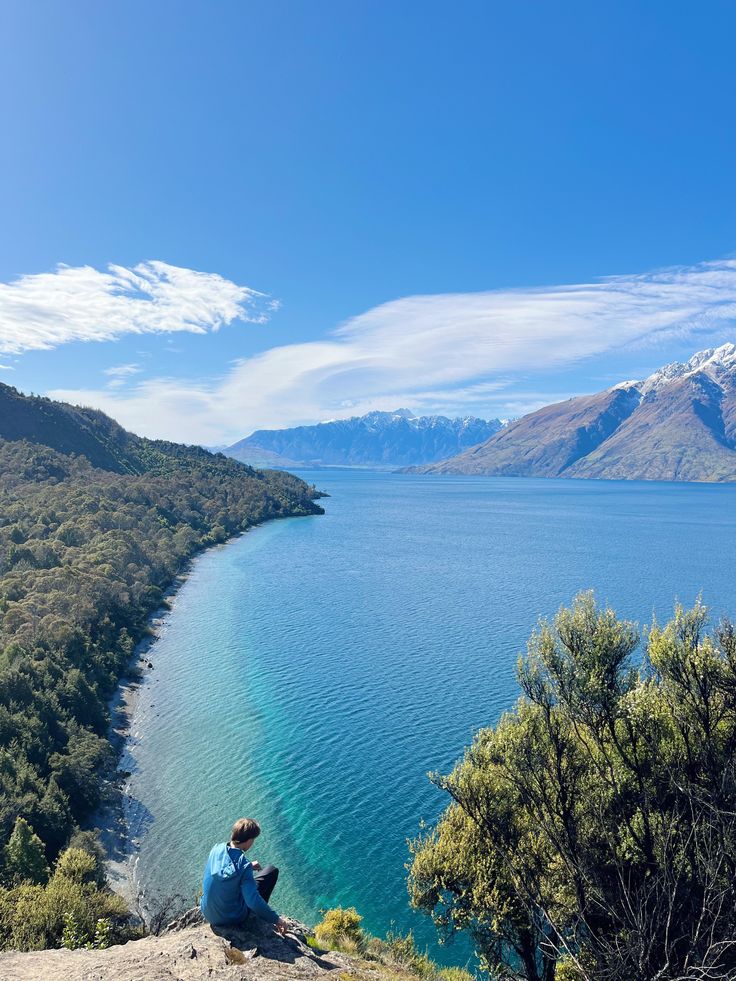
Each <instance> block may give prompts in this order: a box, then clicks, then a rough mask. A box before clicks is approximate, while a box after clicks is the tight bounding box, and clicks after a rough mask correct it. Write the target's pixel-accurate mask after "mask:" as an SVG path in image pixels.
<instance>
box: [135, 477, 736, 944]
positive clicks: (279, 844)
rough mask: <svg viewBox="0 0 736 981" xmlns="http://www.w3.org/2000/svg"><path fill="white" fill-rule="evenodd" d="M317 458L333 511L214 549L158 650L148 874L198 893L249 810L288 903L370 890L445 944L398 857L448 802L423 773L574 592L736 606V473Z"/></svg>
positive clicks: (377, 928)
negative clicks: (212, 853) (388, 469)
mask: <svg viewBox="0 0 736 981" xmlns="http://www.w3.org/2000/svg"><path fill="white" fill-rule="evenodd" d="M305 476H307V477H308V479H310V480H314V481H315V482H316V483H317V485H318V486H319V487H321V488H323V489H324V490H326V491H328V492H329V493H330V495H331V497H330V498H329V499H327V500H325V501H324V502H322V503H324V504H325V507H326V510H327V513H326V515H325V516H323V517H312V518H297V519H288V520H285V521H279V522H273V523H271V524H268V525H265V526H263V527H262V528H258V529H256V530H254V531H252V532H250V533H249V534H247V535H245V536H243V537H242V538H240V539H238V540H236V541H234V542H231V543H230V544H228V545H226V546H223V547H221V548H218V549H214V550H212V551H210V552H208V553H206V554H204V555H203V556H201V557H200V558H199V559H198V560H197V561H196V562H195V563H194V567H193V570H192V574H191V576H190V577H189V578H188V580H187V581H186V583H185V584H184V585H183V587H182V589H181V590H180V592H179V593H178V594H177V598H176V602H175V606H174V609H173V611H172V613H171V614H170V615H169V616H167V617H166V619H165V621H164V624H163V629H162V633H161V636H160V639H159V640H158V641H157V642H156V643H155V645H154V647H153V648H152V650H151V660H152V661H153V663H154V665H155V667H154V670H153V671H152V672H151V673H150V674H149V675H148V677H147V680H146V682H145V684H144V685H143V687H142V690H141V697H140V702H139V705H138V708H137V710H136V714H135V718H134V723H133V728H132V739H131V741H130V747H129V748H130V759H129V760H128V762H127V763H126V766H128V767H129V768H130V767H131V766H132V767H133V773H132V776H131V779H130V782H129V787H128V790H129V793H130V795H131V799H130V801H129V804H128V817H129V820H130V823H131V827H132V832H133V834H134V836H136V837H137V838H139V839H140V850H139V853H138V857H137V859H136V862H137V865H136V873H137V876H138V879H139V881H140V884H141V886H142V887H143V888H144V889H146V890H147V891H149V892H150V891H155V890H156V888H160V889H161V890H162V891H165V892H168V891H180V892H182V893H184V894H185V895H186V896H189V897H192V896H193V895H194V893H195V892H196V890H197V888H198V885H199V881H200V875H201V869H202V865H203V863H204V858H205V857H206V854H207V852H208V850H209V848H210V846H211V845H212V844H213V843H214V842H215V841H221V840H223V839H225V838H226V837H227V835H228V831H229V828H230V825H231V823H232V821H233V819H234V818H236V817H239V816H241V815H251V816H254V817H257V818H258V819H259V821H260V822H261V824H262V827H263V834H262V836H261V838H260V839H259V841H258V843H257V846H258V847H257V848H254V855H256V856H257V857H258V858H260V860H261V861H262V862H264V861H272V862H275V863H276V864H277V865H279V866H280V868H281V870H282V878H281V880H280V882H279V885H278V887H277V892H276V894H275V895H274V905H275V906H276V907H277V908H278V909H281V910H283V911H285V912H288V913H289V914H292V915H296V916H299V917H301V918H303V919H305V920H307V921H312V922H314V921H315V919H316V918H317V916H318V913H319V910H320V909H325V908H328V907H330V906H335V905H338V904H340V905H354V906H356V907H357V908H358V910H359V911H360V912H361V913H362V914H363V915H364V917H365V925H366V927H367V928H368V929H369V930H370V931H371V932H375V933H379V934H381V933H385V931H386V930H387V929H389V928H391V926H392V924H393V925H395V926H397V927H398V928H401V929H408V928H410V927H413V928H414V929H415V931H416V932H417V935H418V937H419V939H420V941H421V942H422V943H426V942H430V941H431V940H432V938H433V936H434V935H433V933H432V929H431V927H430V925H429V924H428V923H427V921H426V920H425V918H424V917H421V916H419V915H417V914H414V913H412V912H411V911H410V910H409V908H408V904H407V898H406V889H405V874H406V873H405V868H404V863H405V862H406V860H407V849H406V844H405V841H406V838H407V837H410V836H413V835H414V834H415V833H416V832H417V828H418V825H419V821H420V819H422V818H423V819H426V820H430V821H431V820H432V819H433V818H434V817H435V816H436V815H437V814H438V813H439V811H440V810H441V809H442V807H443V806H444V804H445V803H446V800H445V798H444V797H443V795H442V794H441V793H440V792H439V791H437V790H436V789H435V788H433V787H432V786H431V784H430V783H429V781H428V780H427V779H426V776H425V774H426V772H427V771H428V770H435V769H439V770H446V769H448V768H449V767H450V766H451V765H452V763H453V761H454V760H455V759H456V758H457V757H458V756H459V755H460V754H461V753H462V750H463V747H464V746H465V745H466V744H467V743H468V742H469V741H470V740H471V737H472V735H473V732H474V731H475V730H476V729H477V728H478V727H480V726H482V725H487V724H489V723H492V722H494V721H495V720H496V719H497V718H498V716H499V714H500V713H501V712H502V711H503V710H504V709H506V708H509V707H510V706H511V705H512V704H513V702H514V700H515V698H516V696H517V688H516V683H515V679H514V671H515V663H516V658H517V655H518V653H519V652H520V651H521V650H522V649H523V647H524V644H525V640H526V638H527V636H528V634H529V632H530V630H531V629H532V627H533V626H534V624H535V622H536V620H537V618H538V617H539V616H540V615H551V614H553V613H554V611H555V610H556V609H557V607H558V606H559V605H560V604H561V603H568V602H569V601H570V600H571V599H572V597H573V596H574V595H575V593H576V592H577V591H578V590H580V589H583V588H593V589H595V590H596V593H597V595H598V597H599V599H601V600H608V601H609V602H610V603H611V604H612V605H613V607H614V608H615V609H616V610H617V611H618V612H619V614H621V615H625V616H627V617H632V618H635V619H638V620H640V621H641V622H651V615H652V611H653V610H654V611H656V613H657V616H658V617H659V618H660V619H665V618H666V617H667V616H668V615H669V613H670V611H671V609H672V603H673V600H674V599H675V598H676V597H679V599H681V600H682V601H683V602H685V603H691V602H692V601H693V600H694V599H695V598H696V596H697V595H698V593H699V592H701V591H702V593H703V596H704V599H705V601H706V602H707V603H709V604H711V605H712V608H713V613H714V615H715V616H718V615H720V614H721V613H723V612H726V611H728V610H730V611H731V612H733V613H736V577H735V576H734V573H735V572H736V557H735V553H734V541H735V540H736V536H735V534H734V533H735V532H736V509H734V507H733V502H734V500H736V488H734V487H729V486H723V485H721V486H718V485H710V486H709V485H704V486H699V485H693V484H680V485H677V484H655V483H627V482H607V481H587V482H586V481H545V480H524V479H491V478H489V479H484V478H472V477H470V478H468V477H410V476H404V475H391V474H379V473H366V472H360V473H353V472H319V473H310V474H305ZM435 953H436V952H435ZM462 953H463V952H462V949H456V950H455V952H454V953H453V952H452V951H451V950H450V951H448V952H447V954H445V955H440V956H441V957H443V959H447V960H449V961H450V962H452V961H453V960H461V961H462V960H463V959H464V955H463V956H461V954H462Z"/></svg>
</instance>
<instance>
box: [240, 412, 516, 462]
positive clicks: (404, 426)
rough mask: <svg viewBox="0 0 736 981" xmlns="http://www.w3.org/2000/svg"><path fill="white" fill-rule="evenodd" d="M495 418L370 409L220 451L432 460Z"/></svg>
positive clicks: (246, 458)
mask: <svg viewBox="0 0 736 981" xmlns="http://www.w3.org/2000/svg"><path fill="white" fill-rule="evenodd" d="M501 427H502V423H501V422H500V420H498V419H491V420H490V421H488V420H485V419H477V418H475V417H474V416H465V417H464V418H458V419H450V418H448V417H447V416H415V415H414V414H413V413H412V412H410V411H409V409H397V410H396V411H395V412H369V413H368V414H367V415H363V416H353V417H352V418H350V419H334V420H330V421H329V422H320V423H317V424H316V425H313V426H297V427H295V428H292V429H259V430H258V431H256V432H254V433H253V434H252V435H251V436H248V437H247V438H246V439H241V440H239V441H238V442H237V443H234V444H233V445H232V446H229V447H227V449H225V450H224V452H225V453H226V454H227V455H228V456H231V457H234V458H235V459H236V460H242V461H243V462H246V463H250V464H252V465H265V466H282V467H294V466H297V465H301V466H310V465H311V466H344V467H371V466H373V467H387V468H395V467H401V466H410V465H412V464H424V463H432V462H434V461H435V460H442V459H444V458H445V457H448V456H451V455H453V454H455V453H459V452H461V451H462V450H464V449H467V448H468V447H471V446H475V445H476V444H478V443H481V442H483V441H484V440H486V439H488V437H489V436H491V435H492V434H493V433H496V432H498V430H499V429H501Z"/></svg>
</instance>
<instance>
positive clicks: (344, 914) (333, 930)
mask: <svg viewBox="0 0 736 981" xmlns="http://www.w3.org/2000/svg"><path fill="white" fill-rule="evenodd" d="M362 919H363V917H362V916H360V914H359V913H358V911H357V910H356V909H355V907H354V906H351V907H350V908H348V909H343V908H342V907H341V906H337V907H335V908H334V909H328V910H327V912H326V913H325V914H324V916H323V918H322V922H321V923H318V924H317V926H316V927H315V928H314V937H315V940H316V941H317V943H318V944H320V945H321V946H323V947H327V948H328V949H329V950H341V951H344V952H345V953H348V954H353V953H359V952H360V951H361V950H362V949H363V947H364V946H365V936H364V934H363V931H362V930H361V928H360V924H361V921H362Z"/></svg>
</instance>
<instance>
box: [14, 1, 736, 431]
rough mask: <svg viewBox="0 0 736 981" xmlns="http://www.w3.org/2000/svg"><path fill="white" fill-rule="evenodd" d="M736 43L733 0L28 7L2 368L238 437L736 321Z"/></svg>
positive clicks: (548, 389)
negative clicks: (735, 41) (735, 49)
mask: <svg viewBox="0 0 736 981" xmlns="http://www.w3.org/2000/svg"><path fill="white" fill-rule="evenodd" d="M735 32H736V8H734V6H733V4H732V3H730V2H713V0H705V2H703V3H700V4H697V5H696V4H693V3H689V2H687V3H686V2H673V0H669V2H666V3H665V2H663V3H657V2H654V0H652V2H647V3H642V2H640V0H639V2H615V3H607V2H598V3H590V2H567V0H560V2H558V3H554V4H552V3H544V2H541V0H540V2H523V0H520V2H518V3H513V4H509V3H497V2H494V0H485V2H482V3H475V2H469V0H466V2H463V0H460V2H457V3H453V4H450V3H447V2H445V3H436V2H433V0H421V2H420V0H371V2H361V0H341V2H328V0H309V2H306V0H304V2H302V0H290V2H279V0H268V2H265V0H263V2H260V3H249V2H247V0H240V2H233V3H229V2H217V0H215V2H208V3H193V2H186V0H178V2H166V0H153V2H151V0H149V2H146V3H140V2H137V0H128V2H126V4H124V5H113V4H101V3H98V2H87V0H72V2H70V3H62V2H60V0H56V2H48V0H34V2H33V3H30V4H29V3H27V2H19V0H5V2H4V3H3V5H2V7H1V8H0V38H2V41H1V42H0V43H1V44H2V58H0V112H1V117H0V118H2V125H3V136H4V140H3V153H2V155H0V215H1V216H2V228H3V234H2V236H0V363H2V364H3V365H4V366H5V369H4V370H2V371H1V372H0V380H3V381H7V382H8V383H11V384H14V385H16V386H17V387H19V388H21V389H22V390H24V391H34V392H44V393H53V394H56V395H63V396H64V397H66V398H69V399H72V400H74V401H82V402H85V403H90V404H95V405H99V406H101V407H103V408H105V409H106V410H107V411H109V412H110V413H111V414H113V415H115V416H116V417H117V418H118V419H119V420H120V421H121V422H123V423H124V424H125V425H128V426H129V427H131V428H133V429H134V430H136V431H139V432H144V433H146V434H147V435H153V436H165V437H169V438H176V439H180V440H186V441H199V442H205V443H219V442H222V441H229V440H231V439H236V438H238V437H240V436H243V435H245V434H246V433H248V432H249V431H251V430H252V429H253V428H256V427H261V426H272V425H273V426H279V425H289V424H294V423H298V422H311V421H315V420H316V419H321V418H333V417H336V416H346V415H350V414H354V413H356V412H362V411H366V410H368V409H371V408H392V407H396V406H399V405H408V406H409V407H410V408H412V409H413V410H414V411H416V412H431V411H443V412H448V413H450V414H456V413H464V412H472V413H474V414H478V415H485V416H509V415H517V414H519V413H521V412H524V411H528V410H529V409H532V408H535V407H537V406H539V405H541V404H544V403H545V402H548V401H551V400H557V399H560V398H565V397H568V396H570V395H574V394H579V393H581V392H586V391H594V390H598V389H600V388H602V387H605V386H606V385H609V384H613V383H614V382H617V381H619V380H622V379H624V378H631V377H640V376H643V375H646V374H648V373H649V372H651V371H652V370H654V369H655V368H656V367H658V366H659V365H660V364H662V363H663V362H666V361H671V360H674V359H682V358H685V357H687V356H689V354H691V353H692V352H693V351H695V350H698V349H701V348H703V347H708V346H713V345H715V344H719V343H722V342H723V341H725V340H736V336H735V335H736V331H734V310H735V309H736V266H735V265H734V263H733V262H732V261H730V257H732V256H733V255H734V253H736V224H735V222H734V217H735V211H736V195H735V194H734V184H733V174H734V165H735V163H736V161H735V160H734V157H735V150H736V129H735V128H734V126H733V118H734V109H733V107H734V104H736V103H735V101H734V100H735V96H736V91H735V90H736V62H735V61H734V58H733V43H732V42H733V37H734V33H735ZM59 264H64V268H62V269H61V270H59ZM111 269H112V271H111Z"/></svg>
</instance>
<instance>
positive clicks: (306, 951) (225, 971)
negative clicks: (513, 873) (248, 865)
mask: <svg viewBox="0 0 736 981" xmlns="http://www.w3.org/2000/svg"><path fill="white" fill-rule="evenodd" d="M290 922H291V925H292V929H291V930H290V932H289V933H288V934H287V935H286V936H285V937H281V936H279V935H278V934H277V933H275V932H274V930H273V928H272V927H270V926H268V925H267V924H265V923H263V922H261V921H259V920H255V919H254V920H253V922H252V923H251V924H248V925H247V927H238V928H227V929H225V928H222V929H220V928H213V927H211V926H209V925H208V924H206V923H204V922H203V921H202V918H201V916H200V914H199V910H196V909H195V910H191V911H190V912H189V913H186V914H185V915H184V916H183V917H181V918H180V919H178V920H175V921H174V922H173V923H171V924H170V925H169V926H168V927H167V928H166V930H165V931H164V933H162V934H161V935H160V936H158V937H144V938H143V939H142V940H131V941H129V942H128V943H126V944H121V945H120V946H116V947H110V948H108V949H107V950H39V951H33V952H31V953H26V954H20V953H5V954H0V978H2V981H219V979H228V981H237V979H239V978H243V979H248V981H288V979H294V981H302V979H304V981H308V979H317V978H319V977H321V976H323V975H326V974H327V973H329V972H337V973H336V974H335V978H336V979H337V978H338V976H339V975H340V974H341V973H342V972H345V971H347V972H348V973H349V974H350V977H351V981H352V979H354V981H360V978H361V975H362V974H363V973H365V974H366V975H367V974H368V972H367V971H362V970H361V967H360V965H359V964H358V963H357V962H356V961H355V959H354V958H351V957H349V956H348V955H346V954H340V953H337V952H335V951H329V952H321V951H317V950H313V949H312V948H311V947H309V946H308V945H307V943H306V928H305V927H304V926H303V925H302V924H300V923H297V922H296V921H290ZM371 977H372V978H374V979H375V978H376V973H375V971H373V972H371Z"/></svg>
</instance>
